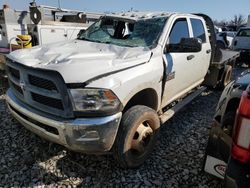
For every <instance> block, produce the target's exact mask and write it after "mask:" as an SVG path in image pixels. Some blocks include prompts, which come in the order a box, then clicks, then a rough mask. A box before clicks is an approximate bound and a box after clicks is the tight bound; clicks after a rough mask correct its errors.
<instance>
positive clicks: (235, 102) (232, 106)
mask: <svg viewBox="0 0 250 188" xmlns="http://www.w3.org/2000/svg"><path fill="white" fill-rule="evenodd" d="M239 103H240V99H239V98H233V99H231V100H230V101H229V102H228V104H227V108H226V110H225V114H226V113H227V112H229V111H236V110H237V108H238V107H239Z"/></svg>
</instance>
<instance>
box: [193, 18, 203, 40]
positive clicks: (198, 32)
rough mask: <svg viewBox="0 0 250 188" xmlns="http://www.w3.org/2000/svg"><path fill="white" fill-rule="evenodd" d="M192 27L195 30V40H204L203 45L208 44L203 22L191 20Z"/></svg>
mask: <svg viewBox="0 0 250 188" xmlns="http://www.w3.org/2000/svg"><path fill="white" fill-rule="evenodd" d="M190 20H191V25H192V28H193V34H194V37H195V38H199V39H201V40H202V43H205V42H206V35H205V29H204V25H203V23H202V21H201V20H199V19H194V18H191V19H190Z"/></svg>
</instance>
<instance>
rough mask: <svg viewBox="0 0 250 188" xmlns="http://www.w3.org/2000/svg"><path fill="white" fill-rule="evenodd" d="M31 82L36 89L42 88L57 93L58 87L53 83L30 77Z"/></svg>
mask: <svg viewBox="0 0 250 188" xmlns="http://www.w3.org/2000/svg"><path fill="white" fill-rule="evenodd" d="M29 82H30V84H31V85H33V86H36V87H40V88H43V89H47V90H51V91H52V90H55V91H57V88H56V85H55V84H54V83H53V82H52V81H50V80H47V79H44V78H40V77H37V76H33V75H29Z"/></svg>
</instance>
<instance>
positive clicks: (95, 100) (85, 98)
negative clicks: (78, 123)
mask: <svg viewBox="0 0 250 188" xmlns="http://www.w3.org/2000/svg"><path fill="white" fill-rule="evenodd" d="M69 91H70V94H71V98H72V103H73V107H74V111H75V112H76V113H78V114H79V113H80V114H94V115H111V114H114V113H116V112H118V111H119V110H121V108H122V105H121V103H120V100H119V99H118V98H117V96H116V95H115V94H114V93H113V92H112V91H111V90H108V89H95V88H93V89H92V88H84V89H70V90H69Z"/></svg>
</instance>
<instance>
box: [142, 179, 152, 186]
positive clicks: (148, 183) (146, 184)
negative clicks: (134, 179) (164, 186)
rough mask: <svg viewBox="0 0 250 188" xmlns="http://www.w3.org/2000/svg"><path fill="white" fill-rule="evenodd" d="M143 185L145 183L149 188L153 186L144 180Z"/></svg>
mask: <svg viewBox="0 0 250 188" xmlns="http://www.w3.org/2000/svg"><path fill="white" fill-rule="evenodd" d="M143 183H144V184H145V185H146V186H149V187H151V186H152V184H151V183H150V182H149V181H148V180H144V181H143Z"/></svg>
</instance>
